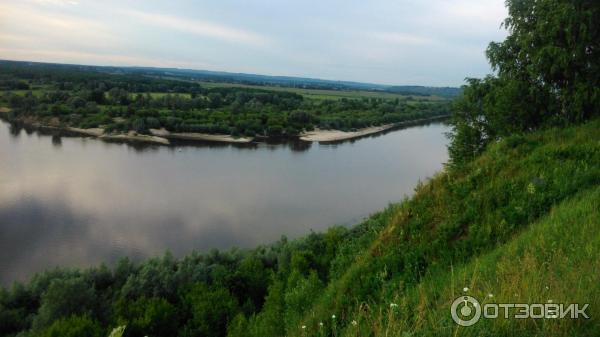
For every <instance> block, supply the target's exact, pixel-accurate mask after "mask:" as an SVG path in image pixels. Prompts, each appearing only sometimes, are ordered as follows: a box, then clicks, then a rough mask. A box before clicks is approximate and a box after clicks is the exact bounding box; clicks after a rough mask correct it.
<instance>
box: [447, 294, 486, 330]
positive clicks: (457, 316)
mask: <svg viewBox="0 0 600 337" xmlns="http://www.w3.org/2000/svg"><path fill="white" fill-rule="evenodd" d="M450 311H451V313H452V319H453V320H454V322H456V324H458V325H461V326H471V325H473V324H475V323H477V321H479V319H480V318H481V305H479V302H478V301H477V300H476V299H475V298H473V297H471V296H460V297H458V298H457V299H455V300H454V302H452V306H451V307H450Z"/></svg>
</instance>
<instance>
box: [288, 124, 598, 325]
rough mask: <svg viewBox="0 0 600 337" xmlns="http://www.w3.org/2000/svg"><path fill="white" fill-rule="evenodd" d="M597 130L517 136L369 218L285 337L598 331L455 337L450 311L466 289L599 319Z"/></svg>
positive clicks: (585, 128)
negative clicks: (578, 309) (576, 306)
mask: <svg viewBox="0 0 600 337" xmlns="http://www.w3.org/2000/svg"><path fill="white" fill-rule="evenodd" d="M599 130H600V121H599V120H595V121H592V122H590V123H587V124H585V125H583V126H578V127H571V128H567V129H562V130H561V129H551V130H546V131H540V132H536V133H533V134H530V135H526V136H521V135H515V136H512V137H509V138H507V139H504V140H502V141H501V142H499V143H496V144H493V145H491V146H490V148H489V149H488V150H487V151H486V152H485V153H484V154H483V155H482V156H480V157H479V158H478V159H476V160H475V161H474V162H472V163H470V164H469V165H467V166H466V167H465V168H463V169H461V170H460V171H456V172H451V171H445V172H442V173H440V174H438V175H437V176H436V177H434V178H433V179H431V180H430V181H428V182H426V183H424V184H421V185H420V186H419V187H418V188H417V189H416V194H415V196H414V197H412V198H411V199H410V200H406V201H404V202H403V203H401V204H397V205H392V206H390V207H389V208H388V209H387V210H386V211H385V212H383V213H381V214H378V215H376V216H374V217H373V218H371V219H370V220H369V222H370V223H366V224H363V226H366V227H368V228H370V230H369V231H367V234H365V235H364V236H363V237H362V238H359V239H356V240H353V241H352V242H349V243H346V244H344V247H342V248H340V252H339V253H338V256H337V257H336V260H335V261H334V262H333V264H332V269H331V274H332V276H331V279H330V280H329V282H328V284H327V285H326V286H325V287H324V289H323V290H322V291H321V294H320V296H318V297H317V298H316V299H315V300H314V302H313V303H312V305H311V306H310V308H309V309H308V310H305V311H304V312H303V313H302V315H301V317H300V318H299V319H298V320H297V321H295V322H294V323H293V324H288V326H287V328H288V331H287V332H288V335H289V336H303V335H326V334H331V335H337V336H440V335H442V336H488V335H489V336H545V335H552V336H577V335H581V336H585V335H589V333H591V332H592V331H598V329H600V319H598V318H596V319H591V320H577V321H572V320H560V321H559V320H554V321H549V320H541V321H540V320H538V321H534V320H515V319H509V320H504V319H502V320H494V321H492V320H490V321H483V322H480V323H478V324H479V325H476V326H473V327H469V328H461V329H457V326H456V325H455V324H454V323H453V321H452V320H451V316H450V304H451V303H452V301H453V300H454V299H455V298H456V297H457V296H458V295H459V294H462V289H463V287H468V288H469V289H470V290H469V294H471V295H473V296H475V297H477V298H480V299H484V298H485V296H486V295H487V294H489V293H492V294H493V295H494V300H495V301H498V302H509V301H511V302H514V301H519V302H525V303H538V302H541V303H545V302H546V301H547V300H549V299H551V300H553V301H555V303H560V302H564V303H574V302H578V303H590V305H591V309H590V310H588V313H590V314H591V315H592V317H598V315H600V311H599V310H598V308H600V296H599V295H600V294H599V293H600V288H598V287H597V286H596V287H594V286H595V285H597V284H598V283H599V282H600V275H599V274H598V273H597V270H598V268H599V267H600V262H599V260H598V258H597V256H598V253H599V251H600V211H599V210H600V187H599V186H600V132H598V131H599ZM546 287H548V288H546ZM391 303H394V304H397V305H398V306H397V307H395V308H393V309H392V308H390V304H391ZM332 314H335V315H336V319H335V321H332V319H331V318H330V317H331V315H332ZM354 320H355V321H356V322H357V325H356V326H355V325H353V324H351V322H352V321H354ZM319 322H324V327H323V328H321V327H320V326H319ZM302 325H305V326H306V327H307V328H306V329H300V328H299V327H300V326H302Z"/></svg>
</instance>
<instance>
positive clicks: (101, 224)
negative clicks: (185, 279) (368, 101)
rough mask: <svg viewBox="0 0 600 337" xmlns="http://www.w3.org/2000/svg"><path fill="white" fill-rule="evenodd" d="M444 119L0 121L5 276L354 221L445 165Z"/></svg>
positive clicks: (267, 238) (255, 240) (0, 274)
mask: <svg viewBox="0 0 600 337" xmlns="http://www.w3.org/2000/svg"><path fill="white" fill-rule="evenodd" d="M448 130H449V127H448V126H447V125H445V124H443V123H432V124H427V125H422V126H415V127H410V128H407V129H402V130H395V131H391V132H387V133H385V134H382V135H378V136H372V137H366V138H362V139H358V140H355V141H349V142H343V143H339V144H319V143H304V142H291V143H285V144H266V143H259V144H253V145H250V146H233V145H218V146H217V145H208V144H204V145H190V144H179V145H177V146H173V147H162V146H150V147H148V146H146V147H139V146H133V145H129V144H117V143H106V142H102V141H99V140H96V139H89V138H79V137H59V136H52V135H45V134H40V133H38V132H34V131H31V130H24V129H21V128H18V127H14V126H11V125H9V124H7V123H5V122H0V250H1V251H2V254H0V284H4V285H7V284H10V283H11V282H12V281H15V280H20V281H24V280H27V279H29V278H30V277H31V276H32V275H33V274H35V273H36V272H40V271H43V270H46V269H50V268H54V267H56V266H62V267H86V266H91V265H98V264H100V263H107V264H111V263H114V262H115V261H116V260H117V259H118V258H120V257H122V256H129V257H130V258H132V259H134V260H139V259H143V258H147V257H152V256H158V255H162V254H164V252H165V251H166V250H169V251H171V252H172V253H173V254H174V255H175V256H182V255H184V254H186V253H189V252H191V251H193V250H198V251H207V250H209V249H211V248H219V249H227V248H231V247H241V248H246V247H253V246H256V245H258V244H266V243H269V242H273V241H275V240H277V239H279V238H280V237H281V236H282V235H286V236H288V237H289V238H295V237H298V236H301V235H304V234H307V233H309V232H310V230H315V231H320V230H324V229H326V228H327V227H330V226H332V225H336V224H337V225H352V224H355V223H358V222H359V221H360V220H361V219H363V218H364V217H366V216H368V215H369V214H371V213H373V212H376V211H378V210H381V209H383V208H384V207H386V205H387V204H388V203H390V202H395V201H399V200H401V199H402V198H403V197H404V196H406V195H410V194H411V193H412V191H413V189H414V187H415V186H416V184H417V182H418V181H419V180H420V179H421V180H423V179H425V178H427V177H430V176H432V175H433V174H434V173H435V172H436V171H438V170H440V169H441V168H442V166H443V163H444V162H446V161H447V159H448V157H447V152H446V145H447V143H448V140H447V139H446V137H445V133H446V132H447V131H448Z"/></svg>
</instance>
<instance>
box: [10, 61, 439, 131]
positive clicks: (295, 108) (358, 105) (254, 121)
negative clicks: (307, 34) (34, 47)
mask: <svg viewBox="0 0 600 337" xmlns="http://www.w3.org/2000/svg"><path fill="white" fill-rule="evenodd" d="M111 70H112V68H111ZM440 90H441V89H440ZM0 91H1V92H2V95H0V104H2V103H3V104H4V105H6V106H8V107H9V108H11V112H10V113H9V114H6V115H5V118H7V119H8V120H10V121H26V122H30V123H36V124H41V125H46V126H54V127H61V126H64V127H77V128H83V129H88V128H102V129H104V131H105V132H107V133H108V134H123V133H128V132H129V131H135V132H136V133H138V134H149V133H150V129H161V128H164V129H165V130H167V131H170V132H176V133H208V134H225V135H232V136H234V137H241V136H250V137H254V136H258V137H295V136H297V135H298V134H300V133H301V132H303V131H311V130H313V129H314V128H321V129H334V130H343V131H350V130H355V129H359V128H366V127H370V126H379V125H384V124H395V123H400V122H407V121H414V120H419V119H424V118H431V117H439V116H444V115H448V114H449V111H450V100H449V99H447V98H443V97H438V96H431V95H427V94H420V95H416V94H415V95H402V94H397V93H388V92H369V91H356V90H354V91H348V90H333V89H332V90H314V89H313V90H310V89H300V88H289V87H267V86H257V85H253V86H249V85H242V84H232V83H216V84H215V83H204V82H199V81H190V80H182V78H179V77H177V78H166V77H158V76H149V75H145V74H138V73H131V74H129V73H126V74H115V73H114V72H110V71H109V70H107V69H103V68H101V67H100V68H92V67H87V68H86V67H78V66H69V65H56V64H40V63H34V64H31V63H25V62H8V61H4V62H0ZM441 92H442V93H443V92H444V91H441Z"/></svg>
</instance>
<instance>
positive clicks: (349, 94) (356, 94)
mask: <svg viewBox="0 0 600 337" xmlns="http://www.w3.org/2000/svg"><path fill="white" fill-rule="evenodd" d="M198 83H200V85H201V86H203V87H206V88H247V89H259V90H270V91H284V92H293V93H296V94H299V95H302V96H304V97H306V98H311V99H316V100H326V99H341V98H346V99H356V98H380V99H392V100H393V99H399V100H411V101H416V102H428V101H442V100H444V98H442V97H437V96H417V95H412V96H409V95H402V94H395V93H390V92H383V91H366V90H326V89H304V88H292V87H279V86H262V85H250V84H237V83H224V82H198Z"/></svg>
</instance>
